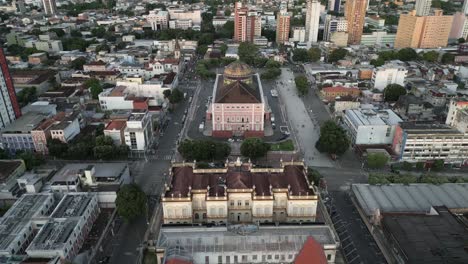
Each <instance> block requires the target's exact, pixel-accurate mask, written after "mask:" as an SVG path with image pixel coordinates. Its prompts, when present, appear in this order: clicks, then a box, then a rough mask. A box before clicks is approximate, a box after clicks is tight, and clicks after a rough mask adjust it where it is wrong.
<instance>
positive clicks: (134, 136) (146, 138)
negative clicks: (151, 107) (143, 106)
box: [124, 111, 153, 151]
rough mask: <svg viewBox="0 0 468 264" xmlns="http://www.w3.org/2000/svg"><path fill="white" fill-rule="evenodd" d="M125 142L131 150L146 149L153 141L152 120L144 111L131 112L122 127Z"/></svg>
mask: <svg viewBox="0 0 468 264" xmlns="http://www.w3.org/2000/svg"><path fill="white" fill-rule="evenodd" d="M124 138H125V144H127V146H128V147H129V148H130V150H131V151H146V150H147V149H148V148H149V147H150V146H151V144H152V143H153V122H152V120H151V115H150V114H149V113H148V112H146V111H141V112H133V113H132V114H131V115H130V117H129V118H128V120H127V126H126V127H125V129H124Z"/></svg>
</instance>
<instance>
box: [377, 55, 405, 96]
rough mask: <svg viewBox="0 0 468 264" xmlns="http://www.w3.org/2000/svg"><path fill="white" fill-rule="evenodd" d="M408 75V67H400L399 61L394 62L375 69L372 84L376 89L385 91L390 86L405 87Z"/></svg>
mask: <svg viewBox="0 0 468 264" xmlns="http://www.w3.org/2000/svg"><path fill="white" fill-rule="evenodd" d="M400 63H401V62H400ZM407 74H408V70H407V69H406V67H404V66H402V65H399V63H398V61H392V62H390V63H387V64H384V65H382V66H380V67H377V68H375V69H374V72H373V73H372V80H371V82H372V85H373V87H374V88H375V89H378V90H380V91H383V90H384V89H385V87H387V85H389V84H399V85H401V86H404V85H405V79H406V75H407Z"/></svg>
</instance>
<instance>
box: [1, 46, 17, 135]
mask: <svg viewBox="0 0 468 264" xmlns="http://www.w3.org/2000/svg"><path fill="white" fill-rule="evenodd" d="M0 97H1V98H2V100H0V129H1V128H4V127H5V126H7V125H9V124H10V123H11V122H13V121H14V120H15V119H17V118H19V117H20V116H21V109H20V106H19V104H18V99H17V98H16V92H15V87H14V86H13V79H12V77H11V75H10V70H9V69H8V62H7V60H6V58H5V54H4V53H3V49H2V48H0Z"/></svg>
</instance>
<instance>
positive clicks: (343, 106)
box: [333, 97, 361, 116]
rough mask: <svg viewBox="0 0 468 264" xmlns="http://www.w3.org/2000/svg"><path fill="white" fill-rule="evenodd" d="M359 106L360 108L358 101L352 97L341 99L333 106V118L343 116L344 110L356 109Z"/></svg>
mask: <svg viewBox="0 0 468 264" xmlns="http://www.w3.org/2000/svg"><path fill="white" fill-rule="evenodd" d="M359 106H361V102H359V100H357V99H354V98H352V97H341V98H339V99H337V100H335V104H334V105H333V109H334V111H335V112H334V114H335V116H343V115H344V112H345V110H348V109H358V108H359Z"/></svg>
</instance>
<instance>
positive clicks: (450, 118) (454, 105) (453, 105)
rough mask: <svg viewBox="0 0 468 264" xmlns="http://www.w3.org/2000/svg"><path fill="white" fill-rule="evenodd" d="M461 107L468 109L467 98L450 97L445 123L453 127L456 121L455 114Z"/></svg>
mask: <svg viewBox="0 0 468 264" xmlns="http://www.w3.org/2000/svg"><path fill="white" fill-rule="evenodd" d="M463 109H468V98H464V99H463V98H459V99H452V100H451V101H450V104H449V109H448V113H447V119H446V121H445V124H447V125H449V126H452V127H454V126H455V122H456V116H457V114H458V112H460V111H461V110H463Z"/></svg>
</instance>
